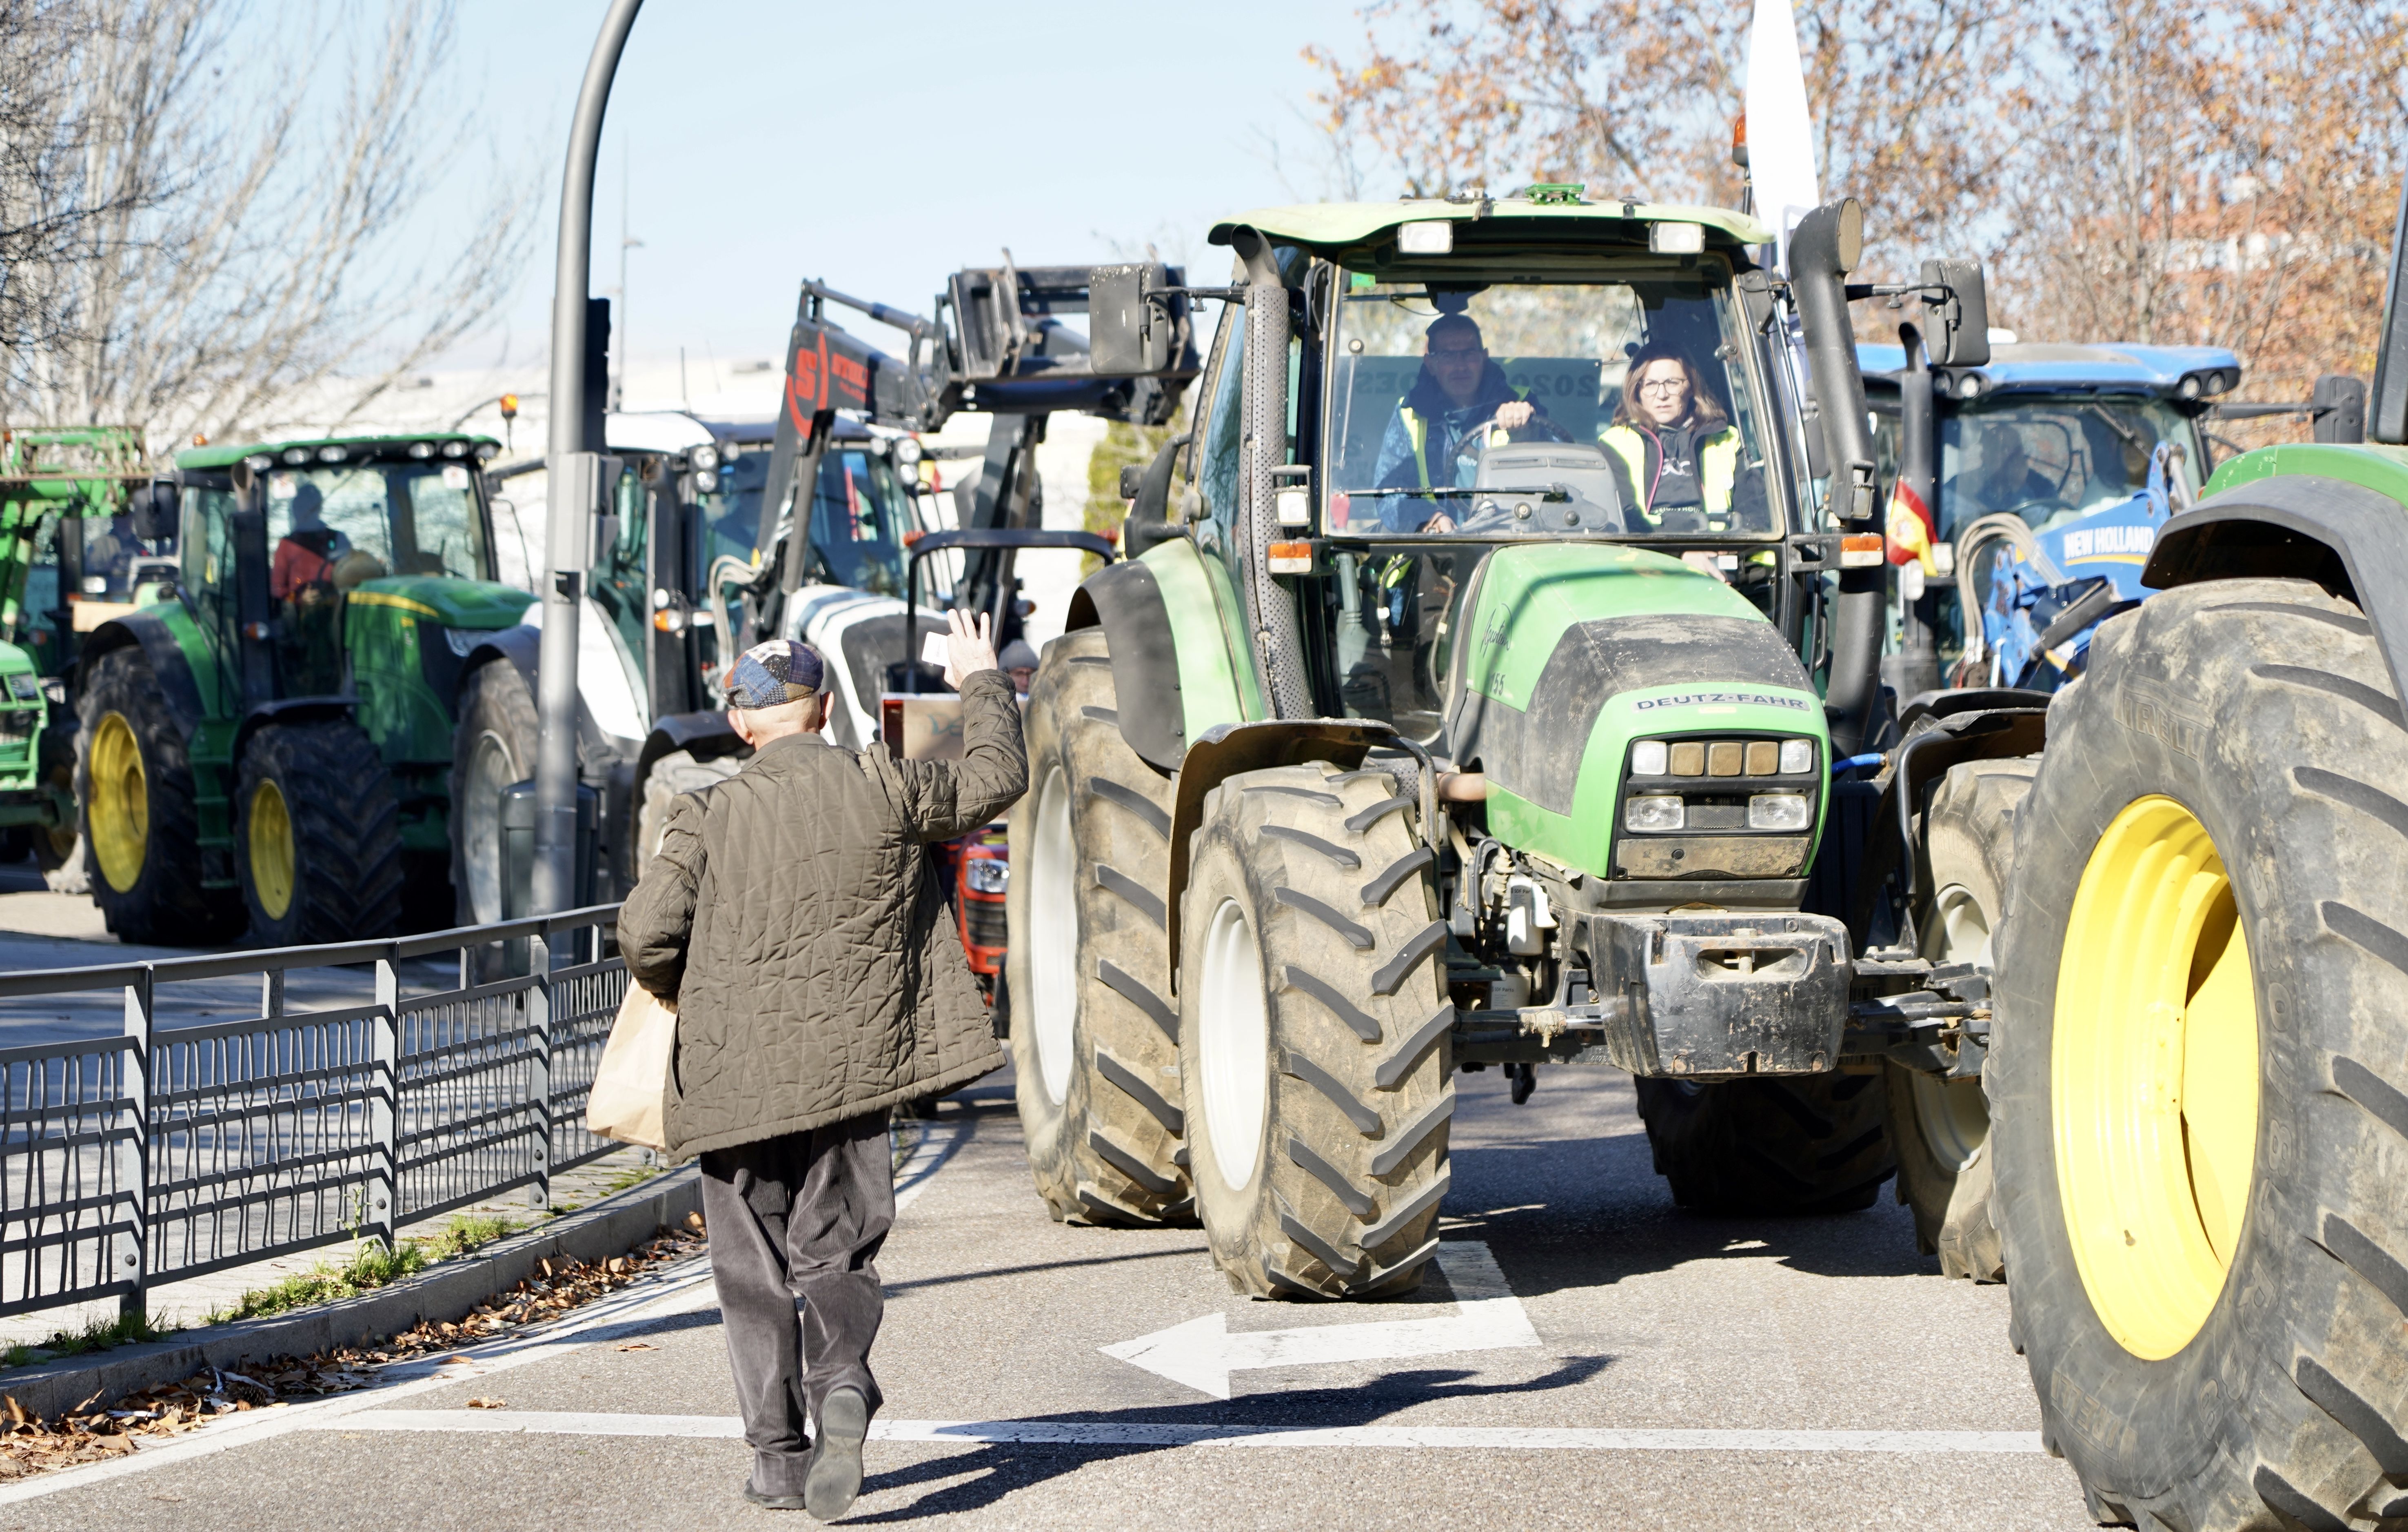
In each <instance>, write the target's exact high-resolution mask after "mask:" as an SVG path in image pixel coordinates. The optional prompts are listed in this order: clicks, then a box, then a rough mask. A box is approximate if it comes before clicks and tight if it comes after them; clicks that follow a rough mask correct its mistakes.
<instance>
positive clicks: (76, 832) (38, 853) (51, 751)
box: [32, 723, 92, 894]
mask: <svg viewBox="0 0 2408 1532" xmlns="http://www.w3.org/2000/svg"><path fill="white" fill-rule="evenodd" d="M77 733H78V730H77V729H76V727H75V726H74V725H73V724H71V723H67V724H53V725H52V726H51V727H50V728H47V729H44V730H43V731H42V737H41V741H40V743H39V744H38V745H37V746H36V749H38V750H39V751H40V752H41V755H40V760H41V769H42V780H43V781H45V782H49V783H55V784H56V785H57V786H59V787H61V788H63V789H65V792H66V795H67V800H68V801H69V802H70V803H72V802H74V801H75V785H76V735H77ZM32 835H33V843H34V865H35V866H37V867H40V868H41V869H42V886H43V887H45V888H47V889H49V890H50V892H51V893H53V894H90V893H91V892H92V870H91V860H92V859H91V858H90V857H89V856H88V855H86V854H85V852H84V842H83V825H82V823H81V821H80V819H79V818H70V819H69V820H68V822H67V823H64V824H55V825H40V824H36V825H35V826H34V827H33V831H32Z"/></svg>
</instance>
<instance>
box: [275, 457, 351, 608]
mask: <svg viewBox="0 0 2408 1532" xmlns="http://www.w3.org/2000/svg"><path fill="white" fill-rule="evenodd" d="M324 508H325V496H324V495H322V494H320V493H319V491H318V486H317V485H315V484H312V483H309V482H308V481H306V480H305V481H304V482H303V483H302V485H301V487H300V488H299V489H297V490H294V492H293V528H292V530H291V531H289V532H287V533H285V534H284V536H283V537H281V538H279V539H278V541H277V544H276V558H275V561H274V562H273V563H271V564H270V565H269V566H268V568H267V594H269V595H272V596H274V597H275V598H276V599H277V600H279V601H289V600H291V599H293V598H294V596H295V595H297V594H300V593H301V592H302V591H304V590H307V589H308V587H310V586H312V585H323V584H331V583H333V580H334V569H335V560H336V559H337V558H339V557H341V556H342V554H343V553H345V552H346V551H349V547H350V543H349V539H347V538H346V537H344V536H343V535H342V534H341V533H339V532H337V531H336V530H335V529H334V528H333V527H331V526H328V525H327V524H326V523H325V521H324V519H323V516H322V512H323V510H324Z"/></svg>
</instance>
